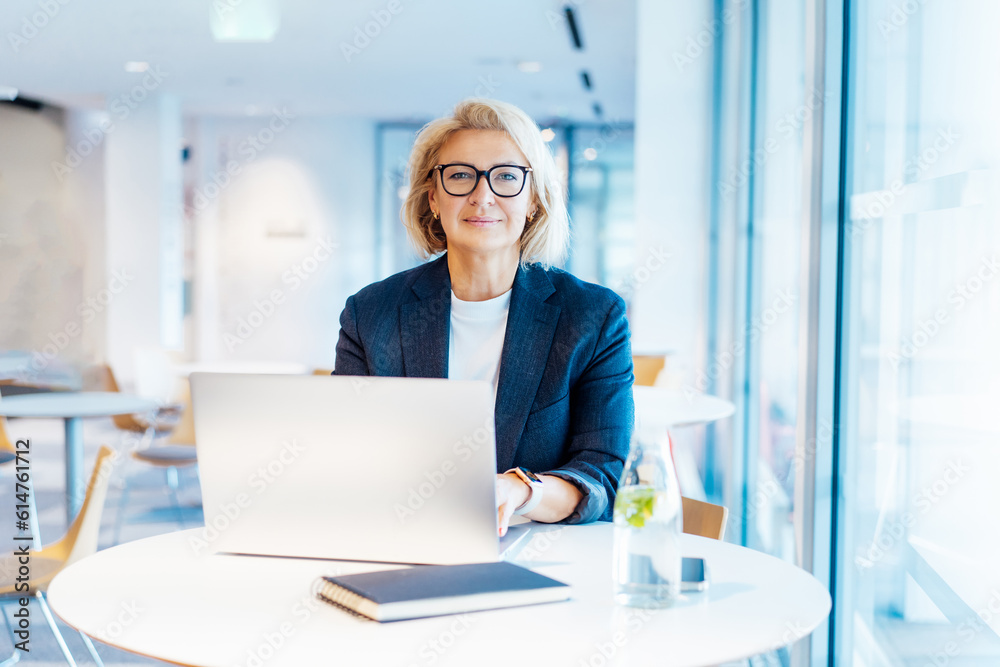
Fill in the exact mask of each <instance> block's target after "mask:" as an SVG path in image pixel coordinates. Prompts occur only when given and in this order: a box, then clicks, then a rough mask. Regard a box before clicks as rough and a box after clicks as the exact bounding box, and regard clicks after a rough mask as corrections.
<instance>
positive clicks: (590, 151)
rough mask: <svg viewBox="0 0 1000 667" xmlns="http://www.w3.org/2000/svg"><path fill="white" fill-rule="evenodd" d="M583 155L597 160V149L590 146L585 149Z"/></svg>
mask: <svg viewBox="0 0 1000 667" xmlns="http://www.w3.org/2000/svg"><path fill="white" fill-rule="evenodd" d="M583 157H585V158H587V159H588V160H596V159H597V151H596V150H595V149H593V148H588V149H587V150H585V151H583Z"/></svg>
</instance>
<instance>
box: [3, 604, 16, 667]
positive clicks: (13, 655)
mask: <svg viewBox="0 0 1000 667" xmlns="http://www.w3.org/2000/svg"><path fill="white" fill-rule="evenodd" d="M0 614H3V622H4V624H5V625H6V626H7V634H9V635H10V644H11V646H12V647H13V648H14V652H13V653H11V654H10V657H9V658H7V659H6V660H4V661H3V662H0V667H10V666H11V665H14V664H17V661H18V660H20V659H21V652H20V651H18V650H17V647H16V646H15V644H16V643H17V639H16V638H15V637H14V628H12V627H10V619H9V618H7V607H6V606H5V605H4V604H3V603H0Z"/></svg>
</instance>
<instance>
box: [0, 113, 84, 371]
mask: <svg viewBox="0 0 1000 667" xmlns="http://www.w3.org/2000/svg"><path fill="white" fill-rule="evenodd" d="M66 122H69V124H70V126H71V128H73V127H75V125H74V123H75V119H74V117H73V116H72V115H70V117H69V119H68V121H67V118H66V115H65V114H64V113H63V112H62V111H59V110H56V109H53V108H52V107H46V108H44V109H43V110H41V111H32V110H28V109H23V108H19V107H15V106H11V105H0V267H2V273H0V350H3V349H7V350H12V349H16V350H23V351H26V352H28V353H29V354H30V356H31V359H32V362H31V363H30V364H28V365H27V366H26V367H25V366H23V365H19V366H18V367H17V368H14V369H7V370H8V372H7V373H6V374H9V375H15V376H20V377H21V378H22V379H25V380H31V379H36V378H38V377H57V378H58V377H59V376H60V375H61V374H62V373H64V372H65V371H66V368H67V366H68V365H79V364H80V363H82V362H83V361H84V360H86V359H87V358H88V357H89V356H90V355H92V354H95V353H96V352H97V351H98V350H99V348H100V343H101V341H100V338H101V335H102V330H101V329H100V328H99V326H96V325H95V323H94V322H93V321H87V320H85V318H84V317H83V316H82V314H81V306H82V305H83V304H84V302H85V299H86V297H87V296H88V295H89V294H91V292H90V290H92V289H93V285H94V283H95V282H96V281H97V277H96V276H95V275H94V274H93V273H92V271H91V269H92V267H93V266H94V261H93V258H94V257H98V256H99V253H100V247H99V245H100V244H95V243H94V240H93V238H92V237H91V236H90V235H89V233H88V230H89V229H90V226H91V225H92V224H93V223H94V222H95V215H96V216H98V218H99V215H100V202H99V201H98V200H99V198H98V200H95V199H94V198H93V197H92V196H90V189H89V187H88V186H89V185H92V184H93V183H94V182H95V179H96V180H97V181H98V182H99V178H100V176H99V175H100V172H101V169H102V168H103V160H102V155H101V151H99V150H98V151H95V152H94V153H93V154H91V155H89V156H87V159H86V160H83V161H81V162H80V163H79V164H78V165H77V166H76V167H75V168H74V169H70V170H65V169H59V170H57V169H54V168H53V165H64V164H65V162H66V159H67V153H66V142H67V132H66V130H65V129H64V123H66ZM74 137H75V134H74V132H73V130H72V129H71V132H70V135H69V138H70V139H73V138H74Z"/></svg>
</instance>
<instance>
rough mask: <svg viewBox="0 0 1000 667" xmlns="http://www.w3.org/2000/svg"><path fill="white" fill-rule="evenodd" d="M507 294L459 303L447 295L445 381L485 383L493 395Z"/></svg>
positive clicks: (505, 320)
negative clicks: (448, 322) (448, 320)
mask: <svg viewBox="0 0 1000 667" xmlns="http://www.w3.org/2000/svg"><path fill="white" fill-rule="evenodd" d="M510 292H511V290H507V291H506V292H504V293H503V294H501V295H500V296H498V297H495V298H493V299H487V300H486V301H462V300H461V299H459V298H458V297H457V296H455V293H454V292H452V293H451V335H450V336H449V337H448V379H449V380H486V381H487V382H491V383H493V395H494V396H496V393H497V383H498V381H499V380H500V354H501V353H502V352H503V339H504V334H505V333H506V332H507V313H508V311H509V310H510Z"/></svg>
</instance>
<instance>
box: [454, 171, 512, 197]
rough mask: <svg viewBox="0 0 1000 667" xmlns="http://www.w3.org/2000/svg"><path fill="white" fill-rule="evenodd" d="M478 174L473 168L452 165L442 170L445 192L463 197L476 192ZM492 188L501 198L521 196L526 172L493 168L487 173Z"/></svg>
mask: <svg viewBox="0 0 1000 667" xmlns="http://www.w3.org/2000/svg"><path fill="white" fill-rule="evenodd" d="M477 176H478V174H477V173H476V170H475V169H473V168H471V167H466V166H463V165H451V166H448V167H445V168H444V169H442V170H441V180H442V182H443V183H444V189H445V192H447V193H448V194H450V195H455V196H457V197H462V196H465V195H467V194H469V193H470V192H472V191H473V190H475V188H476V185H477V183H478V179H477ZM487 176H488V178H489V184H490V188H491V189H492V190H493V192H494V194H497V195H499V196H501V197H513V196H515V195H517V194H520V192H521V189H522V188H523V187H524V172H523V171H521V170H520V169H518V168H517V167H507V166H499V167H493V168H492V169H490V170H489V171H488V172H487Z"/></svg>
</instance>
